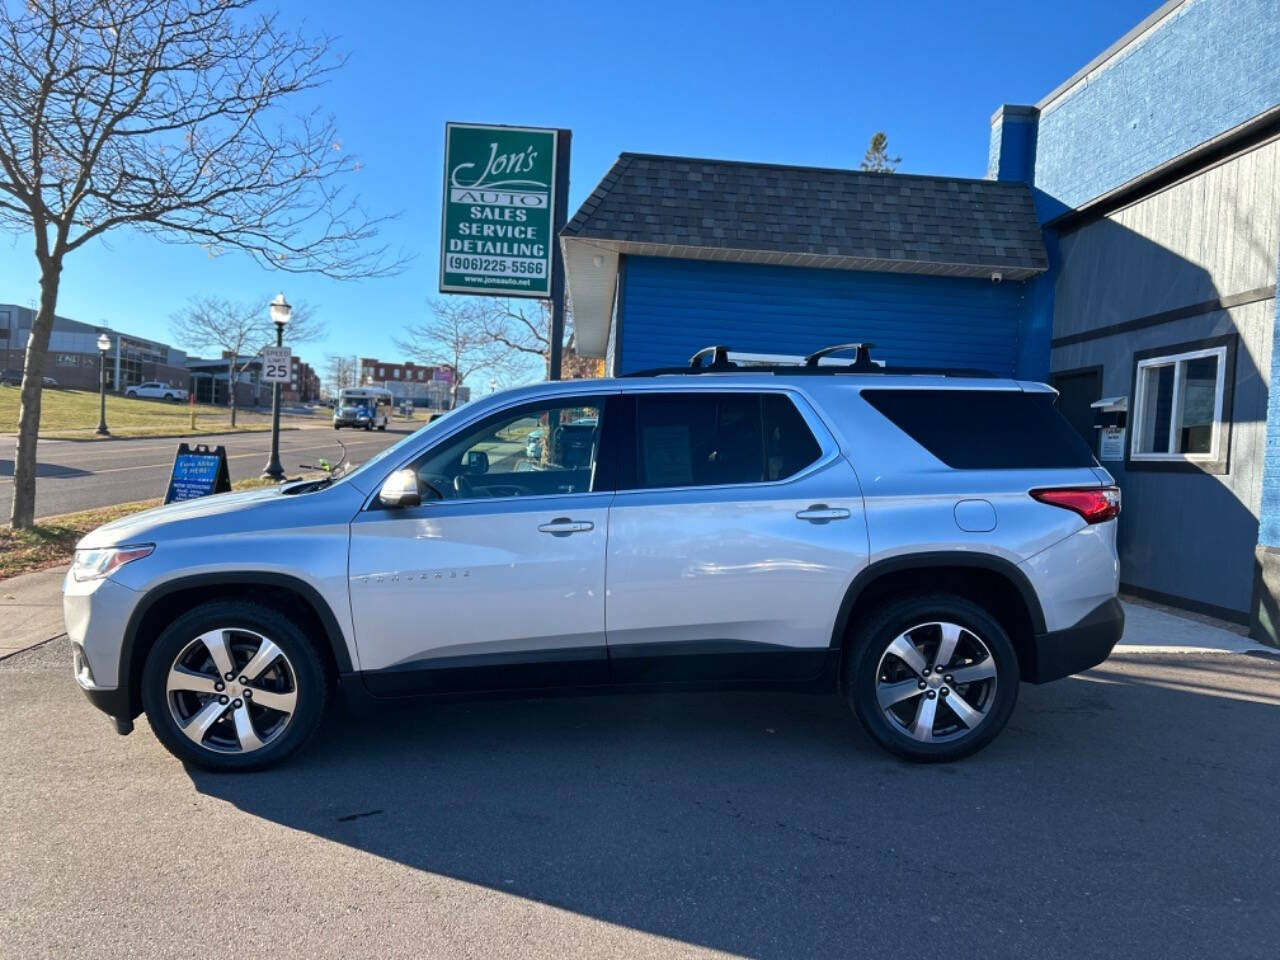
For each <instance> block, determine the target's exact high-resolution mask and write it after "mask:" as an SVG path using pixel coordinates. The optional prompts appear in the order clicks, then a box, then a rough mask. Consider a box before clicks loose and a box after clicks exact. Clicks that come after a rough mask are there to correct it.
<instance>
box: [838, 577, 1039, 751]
mask: <svg viewBox="0 0 1280 960" xmlns="http://www.w3.org/2000/svg"><path fill="white" fill-rule="evenodd" d="M937 622H942V623H953V624H956V625H958V626H960V627H962V628H963V630H964V631H965V632H967V633H968V634H970V635H971V638H967V639H966V640H965V643H966V645H968V644H970V643H972V638H977V639H978V640H980V641H981V643H982V644H985V646H986V648H987V650H988V651H989V654H990V663H991V664H993V665H994V668H995V680H994V693H993V694H990V702H989V703H988V704H986V715H985V717H984V718H983V719H982V720H981V722H980V723H978V724H977V725H976V727H975V728H974V729H972V730H971V731H968V732H964V731H963V730H961V731H958V732H955V733H952V734H949V736H953V737H955V739H948V740H944V741H942V742H923V741H921V740H917V739H915V738H914V737H912V736H911V734H910V733H909V732H908V731H907V730H906V729H905V727H904V726H902V725H899V723H895V722H894V721H893V720H892V719H891V718H890V717H889V716H886V711H885V710H883V709H882V708H881V706H880V703H879V701H878V695H877V694H878V687H879V680H880V677H879V675H878V674H879V671H880V668H881V661H882V658H884V656H885V654H886V651H887V650H888V648H889V646H890V644H892V643H893V642H894V640H895V639H896V638H898V637H899V636H900V635H902V634H903V633H904V631H907V630H911V629H912V628H913V627H916V626H917V625H921V624H930V623H937ZM927 629H928V628H926V631H927ZM933 629H937V628H933ZM912 636H913V637H921V636H922V634H920V633H916V632H914V631H913V633H912ZM923 636H924V637H925V638H926V639H925V640H924V642H925V643H926V644H927V643H928V640H927V637H928V633H927V632H926V633H925V634H923ZM969 649H974V648H972V647H969ZM982 662H984V663H985V662H987V661H986V660H983V661H982ZM887 663H888V664H890V665H893V666H894V667H896V668H897V669H898V670H900V671H901V670H902V669H903V668H905V666H906V665H905V663H901V664H894V661H893V659H892V658H890V660H889V661H887ZM926 669H927V668H926ZM844 675H845V678H846V682H845V697H846V699H847V700H848V702H849V705H850V707H852V709H853V712H854V714H855V715H856V716H857V718H858V720H859V721H860V722H861V724H862V726H863V728H864V729H865V730H866V731H867V733H868V734H870V735H871V737H872V739H874V740H875V741H876V742H877V743H879V744H880V745H881V746H882V747H884V748H885V749H886V750H888V751H889V752H891V753H894V754H897V755H898V756H900V757H903V758H905V759H907V760H913V761H916V762H920V763H945V762H949V761H952V760H959V759H961V758H963V757H967V756H969V755H970V754H973V753H976V752H977V751H979V750H981V749H982V748H983V747H985V746H986V745H987V744H989V743H990V742H991V741H992V740H994V739H995V738H996V736H997V735H998V734H999V733H1000V731H1001V730H1003V729H1004V726H1005V724H1006V723H1008V722H1009V717H1010V715H1011V714H1012V713H1013V707H1014V704H1015V703H1017V700H1018V682H1019V673H1018V656H1017V653H1016V652H1015V651H1014V649H1013V644H1012V643H1011V642H1010V641H1009V636H1008V634H1007V633H1006V632H1005V630H1004V628H1003V627H1002V626H1001V625H1000V624H999V622H998V621H997V620H996V619H995V617H993V616H991V614H990V613H988V612H987V611H986V610H984V609H983V608H982V607H980V606H978V605H977V604H976V603H973V602H972V601H969V600H966V599H964V598H963V597H958V596H955V595H952V594H944V593H938V594H928V595H921V596H917V597H908V598H904V599H900V600H896V601H891V602H889V603H887V604H886V605H884V606H882V607H880V608H878V609H877V610H875V611H874V612H873V613H872V614H871V615H870V616H869V617H868V618H867V619H866V621H865V622H864V624H863V625H862V626H861V627H860V628H858V629H857V630H856V632H855V634H854V636H853V637H852V642H851V643H850V644H849V646H848V648H847V653H846V656H845V674H844ZM905 676H906V677H907V679H910V678H911V671H909V670H908V671H907V673H906V674H905ZM918 682H923V681H920V680H918V681H917V683H918ZM932 682H934V683H939V682H943V681H940V680H938V679H937V675H936V674H934V680H933V681H932ZM964 689H965V690H966V691H968V690H970V689H972V688H971V687H969V686H965V687H964ZM985 689H986V688H985V687H983V688H979V689H977V690H976V693H977V694H978V695H981V694H982V693H983V692H984V691H985ZM939 694H941V690H940V689H939V690H938V691H937V692H936V693H935V696H934V698H932V699H935V700H936V702H937V703H938V704H942V703H945V702H946V698H947V697H948V696H957V695H959V694H958V693H956V692H955V691H949V692H948V693H947V694H941V696H939ZM924 695H925V694H921V696H924ZM968 702H969V701H968V700H966V703H968ZM905 703H906V701H904V704H905ZM971 706H972V704H971ZM896 709H897V710H898V712H899V714H900V713H901V712H904V711H908V712H909V711H910V710H911V709H912V707H911V706H910V705H907V706H904V707H898V708H896ZM937 709H938V711H939V713H940V714H943V715H944V718H943V719H942V720H941V721H940V722H942V723H944V724H945V723H946V722H947V721H948V720H950V721H952V722H953V723H958V719H957V717H956V715H955V714H954V713H953V712H952V711H949V710H944V708H942V707H941V706H939V707H938V708H937Z"/></svg>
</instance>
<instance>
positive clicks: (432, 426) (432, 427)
mask: <svg viewBox="0 0 1280 960" xmlns="http://www.w3.org/2000/svg"><path fill="white" fill-rule="evenodd" d="M461 409H462V408H461V407H455V408H454V409H452V410H449V411H447V412H446V413H442V414H440V416H438V417H436V418H435V419H434V420H432V421H431V422H430V423H428V424H427V425H426V426H425V427H422V428H421V429H419V430H415V431H414V432H413V433H411V434H409V435H408V436H407V437H405V438H404V439H403V440H401V441H400V442H399V443H394V444H392V445H391V446H389V447H387V448H386V449H385V450H382V451H380V452H379V453H376V454H374V455H373V456H372V457H370V458H369V459H368V460H366V461H365V462H364V463H362V464H360V466H358V467H356V468H355V469H354V470H352V471H351V472H350V473H346V474H344V475H343V476H342V478H341V479H340V480H339V481H338V482H339V483H343V482H345V481H347V480H352V479H354V478H356V477H358V476H360V475H361V474H363V473H365V472H367V471H368V470H370V469H372V468H374V467H375V466H376V465H377V464H380V463H382V461H384V460H395V459H396V458H397V457H398V456H399V451H400V450H401V449H402V448H403V447H405V446H407V445H408V444H411V443H416V442H417V441H418V439H419V438H420V437H424V436H427V435H428V434H432V433H436V432H438V431H439V428H440V424H442V423H444V422H445V421H446V420H448V419H449V418H450V417H452V416H453V415H454V414H455V413H457V412H458V411H459V410H461ZM368 482H369V481H365V482H363V483H357V484H356V486H358V487H360V488H361V489H365V488H366V487H367V485H368Z"/></svg>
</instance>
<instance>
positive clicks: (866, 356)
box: [804, 342, 875, 367]
mask: <svg viewBox="0 0 1280 960" xmlns="http://www.w3.org/2000/svg"><path fill="white" fill-rule="evenodd" d="M874 346H875V344H874V343H865V342H864V343H837V344H833V345H832V346H829V347H823V348H822V349H821V350H815V351H814V352H813V353H811V354H809V355H808V356H807V357H805V358H804V365H805V366H806V367H816V366H817V365H818V361H819V360H821V359H822V358H823V357H829V356H831V354H833V353H847V352H848V351H850V350H853V351H855V353H854V355H853V366H855V367H869V366H872V363H871V348H872V347H874Z"/></svg>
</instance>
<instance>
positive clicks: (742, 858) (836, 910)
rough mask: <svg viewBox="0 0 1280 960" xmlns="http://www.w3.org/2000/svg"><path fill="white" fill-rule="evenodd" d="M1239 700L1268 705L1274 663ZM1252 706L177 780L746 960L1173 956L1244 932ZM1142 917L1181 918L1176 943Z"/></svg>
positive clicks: (1261, 722)
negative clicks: (919, 757)
mask: <svg viewBox="0 0 1280 960" xmlns="http://www.w3.org/2000/svg"><path fill="white" fill-rule="evenodd" d="M1241 663H1246V661H1243V660H1236V661H1235V664H1236V667H1237V669H1240V667H1239V664H1241ZM1109 666H1110V665H1108V667H1109ZM1244 669H1246V670H1248V669H1252V668H1249V667H1246V668H1244ZM1268 671H1269V673H1268ZM1255 673H1256V674H1257V675H1258V676H1262V677H1264V678H1267V677H1269V678H1270V679H1273V680H1280V668H1278V667H1277V664H1276V663H1275V662H1266V663H1259V664H1258V665H1257V667H1256V670H1255ZM1180 676H1181V675H1180ZM1196 676H1197V674H1194V673H1192V674H1187V675H1186V676H1185V677H1183V678H1182V679H1184V680H1195V678H1196ZM1206 676H1207V675H1206ZM1254 679H1255V680H1256V677H1255V678H1254ZM1205 682H1206V683H1208V684H1210V685H1211V686H1212V685H1213V684H1215V683H1216V684H1219V685H1220V684H1222V683H1224V682H1225V683H1227V684H1228V685H1230V684H1231V683H1234V682H1236V681H1234V680H1232V679H1231V675H1227V677H1226V679H1225V680H1224V679H1223V678H1222V677H1218V678H1216V679H1215V678H1212V677H1208V678H1207V679H1206V681H1205ZM1276 692H1277V696H1276V699H1275V702H1274V703H1271V702H1265V701H1266V698H1263V699H1264V702H1243V701H1241V700H1229V699H1224V698H1221V697H1219V696H1213V695H1205V693H1204V692H1203V691H1194V690H1190V689H1188V690H1183V689H1173V688H1170V687H1168V686H1165V685H1161V683H1148V682H1145V681H1138V680H1135V679H1134V678H1133V677H1132V676H1129V675H1127V674H1118V675H1112V674H1108V675H1106V676H1097V677H1093V678H1092V679H1090V680H1069V681H1064V682H1062V683H1058V684H1053V685H1049V686H1046V687H1038V688H1037V687H1030V686H1027V685H1023V687H1022V690H1021V700H1020V703H1019V706H1018V708H1017V710H1016V711H1015V714H1014V717H1013V721H1012V723H1011V725H1010V727H1009V729H1007V730H1006V731H1005V733H1004V734H1003V735H1002V736H1001V737H1000V738H999V739H998V740H997V741H996V742H995V743H994V744H992V745H991V746H990V747H988V748H987V749H986V750H985V751H983V752H982V753H980V754H978V755H976V756H974V757H972V758H970V759H969V760H967V761H964V762H962V763H958V764H951V765H944V766H916V765H911V764H906V763H902V762H899V761H898V760H896V759H894V758H892V757H890V756H889V755H887V754H885V753H883V752H882V751H880V750H879V748H877V747H876V746H875V745H874V744H873V743H872V742H871V741H870V740H869V739H868V738H867V737H866V736H865V735H863V734H862V732H861V731H860V730H859V729H858V728H857V727H856V725H855V724H854V722H853V720H852V718H851V717H850V716H849V714H848V713H847V711H846V709H845V707H844V705H843V704H842V703H841V702H840V701H839V700H837V699H836V698H834V697H831V698H823V697H804V696H798V695H782V694H776V695H775V694H759V693H736V694H735V693H724V694H685V695H637V696H619V697H612V698H606V697H587V698H573V699H562V700H529V701H496V702H481V703H470V704H448V705H408V704H406V705H404V706H400V707H395V708H389V709H386V710H383V711H379V712H378V713H376V714H374V715H371V716H367V717H363V718H351V717H349V716H347V715H345V713H342V712H338V713H336V714H335V715H333V716H331V718H330V720H329V721H328V722H327V724H326V726H325V728H324V729H323V730H322V731H321V733H320V734H319V736H318V737H317V738H316V742H315V743H314V744H313V745H312V746H310V747H309V748H308V749H307V750H306V751H305V752H304V753H303V754H301V755H300V756H298V757H297V758H296V759H295V760H293V761H292V762H290V763H288V764H286V765H285V766H283V767H281V768H278V769H274V770H269V771H265V772H262V773H258V774H253V775H217V774H209V773H204V772H200V771H196V770H192V771H190V775H191V777H192V779H193V781H194V783H195V785H196V788H197V789H198V790H199V791H200V792H202V793H204V794H207V795H210V796H215V797H218V798H221V799H223V800H225V801H227V802H229V803H231V804H234V805H235V806H236V807H238V808H240V809H241V810H243V811H245V812H247V813H250V814H252V815H254V816H258V817H264V818H266V819H268V820H271V821H274V822H277V823H280V824H284V825H287V826H289V827H291V828H293V829H296V830H299V831H305V832H307V833H311V834H313V835H315V836H318V837H323V838H325V839H327V840H331V841H334V842H336V843H340V844H345V845H347V846H350V847H353V848H357V849H360V850H363V851H367V852H369V853H372V854H375V855H377V856H380V857H385V858H387V859H388V860H392V861H395V862H397V863H400V864H404V865H407V866H409V867H412V868H415V869H418V870H422V871H429V872H432V873H436V874H441V875H445V876H449V877H453V878H457V879H460V880H464V881H467V882H470V883H474V884H480V885H483V886H485V887H488V888H491V889H493V890H497V891H503V892H505V893H508V894H511V895H515V896H519V897H524V898H528V899H531V900H535V901H539V902H541V903H545V904H551V905H554V906H556V907H559V908H562V909H565V910H569V911H574V912H576V913H579V914H583V915H587V916H591V917H595V918H598V919H600V920H604V921H606V922H609V923H612V924H618V925H622V926H625V927H629V928H633V929H637V930H643V931H646V932H649V933H653V934H658V935H661V936H664V937H669V938H672V939H674V940H677V941H681V942H683V943H686V944H695V945H699V946H704V947H711V948H715V949H719V950H724V951H729V952H731V953H735V954H740V955H744V956H749V957H759V958H769V960H775V958H776V960H791V958H795V957H804V956H847V955H854V954H857V953H859V952H861V951H863V950H867V949H870V950H871V952H872V954H874V955H885V956H887V955H889V953H887V952H884V951H889V952H893V944H894V943H899V944H904V945H908V946H910V945H912V944H914V947H911V948H910V949H909V950H908V952H910V953H911V954H912V955H916V954H918V953H919V952H920V951H921V950H923V951H925V952H929V949H926V947H925V946H924V944H925V943H926V941H927V940H928V938H929V937H931V936H934V935H935V934H936V935H937V936H939V937H942V938H943V940H941V941H939V942H940V943H942V942H944V941H945V942H947V943H952V944H956V943H968V944H969V945H970V947H972V948H973V949H978V944H979V942H982V941H980V940H975V939H972V938H973V937H979V938H981V937H986V938H987V940H986V941H985V942H986V943H987V946H988V947H991V948H992V949H994V950H995V952H994V953H992V954H991V955H1031V954H1035V955H1041V952H1042V951H1043V955H1046V956H1048V955H1053V954H1054V953H1055V949H1056V948H1054V947H1053V944H1055V943H1056V944H1059V945H1060V946H1061V948H1062V949H1063V950H1065V949H1067V948H1068V946H1070V945H1072V944H1077V945H1079V944H1080V943H1085V942H1088V938H1090V937H1093V936H1097V937H1100V938H1104V939H1103V940H1102V942H1105V943H1107V944H1109V945H1110V947H1111V948H1112V950H1113V951H1118V952H1113V955H1131V956H1137V955H1150V954H1152V953H1153V952H1155V951H1154V950H1153V948H1154V947H1156V946H1157V945H1159V944H1166V945H1173V944H1175V943H1182V944H1183V946H1185V947H1187V948H1188V949H1192V952H1193V953H1194V952H1195V951H1194V949H1193V947H1194V943H1196V942H1199V941H1200V939H1201V938H1204V943H1205V947H1206V949H1209V947H1210V945H1211V943H1212V942H1213V941H1212V938H1213V937H1215V936H1216V937H1219V938H1221V937H1222V936H1223V935H1224V934H1225V932H1226V931H1230V930H1232V929H1238V925H1239V924H1241V923H1244V924H1248V923H1249V914H1248V913H1247V912H1246V911H1245V908H1243V907H1241V906H1239V905H1240V904H1241V902H1242V901H1241V900H1240V899H1236V900H1235V906H1234V908H1232V909H1230V910H1228V909H1226V907H1224V904H1225V905H1227V906H1231V905H1230V899H1231V898H1232V897H1233V896H1234V897H1236V898H1240V897H1249V896H1253V897H1255V900H1256V894H1257V892H1258V891H1265V890H1274V889H1276V888H1277V886H1280V884H1278V883H1277V880H1280V871H1278V870H1277V869H1276V867H1275V864H1274V858H1273V857H1270V856H1268V855H1267V853H1266V851H1265V850H1264V849H1262V848H1263V847H1265V846H1266V845H1265V844H1264V845H1258V844H1257V843H1256V838H1257V837H1259V836H1262V835H1264V834H1265V833H1266V831H1267V830H1269V829H1273V828H1274V819H1273V816H1271V815H1270V814H1268V812H1267V805H1266V804H1264V803H1260V802H1258V801H1259V799H1260V798H1261V797H1263V796H1267V795H1270V796H1274V787H1275V783H1274V780H1275V769H1274V768H1273V769H1272V770H1271V772H1270V773H1266V772H1264V771H1262V770H1260V769H1259V767H1258V765H1257V760H1258V758H1259V757H1262V756H1272V757H1274V756H1276V755H1277V751H1280V723H1278V721H1280V711H1277V706H1276V705H1277V704H1280V684H1277V688H1276ZM1178 731H1200V733H1199V734H1198V735H1196V736H1194V737H1191V736H1176V734H1177V732H1178ZM1206 732H1207V734H1206ZM1171 733H1173V734H1175V736H1173V737H1171V736H1170V734H1171ZM1264 780H1265V781H1268V783H1269V785H1268V783H1264V782H1263V781H1264ZM1255 781H1256V782H1255ZM1224 825H1225V826H1224ZM1173 835H1176V836H1177V838H1178V842H1176V843H1174V842H1171V840H1172V839H1173ZM1225 864H1230V865H1231V866H1230V868H1228V867H1226V866H1225ZM334 882H336V883H341V882H342V880H341V878H340V877H335V878H334ZM1250 891H1252V893H1250ZM1161 900H1164V901H1169V902H1173V903H1175V904H1187V903H1193V904H1195V916H1196V918H1197V923H1198V924H1199V926H1198V927H1197V932H1196V934H1195V935H1194V936H1191V939H1189V940H1188V939H1185V935H1181V934H1180V935H1179V938H1171V932H1170V928H1169V925H1168V923H1167V917H1165V915H1164V912H1163V911H1161V910H1154V911H1153V910H1152V909H1151V908H1150V905H1151V904H1152V903H1155V902H1159V901H1161ZM1263 906H1265V905H1262V904H1260V905H1259V907H1260V909H1261V907H1263ZM1269 909H1270V907H1266V910H1269ZM1257 916H1258V922H1259V924H1261V925H1265V924H1264V917H1265V916H1269V914H1267V913H1265V912H1259V913H1258V915H1257ZM1266 922H1269V921H1266ZM1233 925H1237V926H1233ZM1260 930H1261V927H1260ZM904 937H905V939H903V938H904ZM922 937H923V938H924V939H923V940H922V939H921V938H922ZM1081 937H1084V938H1086V939H1084V940H1081V939H1079V938H1081ZM966 938H967V939H966ZM1217 942H1218V943H1219V945H1221V943H1222V941H1221V939H1219V940H1218V941H1217ZM1125 944H1128V949H1126V947H1125ZM983 950H984V952H985V950H986V947H984V948H983ZM961 952H962V953H967V952H968V949H965V950H962V951H961ZM1085 952H1086V953H1087V952H1089V951H1088V950H1086V951H1085Z"/></svg>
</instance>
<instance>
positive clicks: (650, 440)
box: [619, 392, 822, 489]
mask: <svg viewBox="0 0 1280 960" xmlns="http://www.w3.org/2000/svg"><path fill="white" fill-rule="evenodd" d="M635 444H636V449H635V474H636V477H635V481H636V482H635V484H634V486H635V487H638V488H641V489H646V488H647V489H653V488H660V487H698V486H712V485H719V484H738V483H762V482H770V481H774V480H785V479H786V478H787V477H789V476H792V475H793V474H796V473H798V472H799V471H801V470H803V469H804V468H805V467H807V466H809V464H811V463H813V462H814V461H815V460H817V459H818V457H819V456H821V454H822V448H821V447H820V446H819V444H818V441H817V440H816V439H814V436H813V433H812V432H811V431H810V430H809V426H808V424H806V423H805V421H804V418H803V417H802V416H801V415H800V412H799V411H798V410H796V408H795V404H793V403H792V402H791V400H790V399H789V398H788V397H785V396H782V395H780V394H754V393H702V392H698V393H657V394H640V395H638V396H637V397H636V433H635ZM628 459H629V458H628ZM619 482H620V484H622V483H624V482H625V481H624V480H623V478H621V477H620V478H619Z"/></svg>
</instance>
